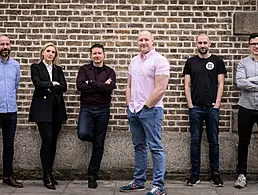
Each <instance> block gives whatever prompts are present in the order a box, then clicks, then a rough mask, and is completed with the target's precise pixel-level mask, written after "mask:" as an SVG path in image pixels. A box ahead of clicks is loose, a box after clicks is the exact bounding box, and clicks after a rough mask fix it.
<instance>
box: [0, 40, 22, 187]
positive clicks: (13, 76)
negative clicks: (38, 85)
mask: <svg viewBox="0 0 258 195" xmlns="http://www.w3.org/2000/svg"><path fill="white" fill-rule="evenodd" d="M10 52H11V44H10V39H9V38H8V37H6V36H3V35H0V126H1V128H2V137H3V184H7V185H9V186H12V187H16V188H21V187H23V184H22V183H20V182H17V181H16V180H15V179H14V178H13V177H12V174H13V153H14V146H13V145H14V136H15V130H16V124H17V104H16V92H17V89H18V85H19V81H20V64H19V63H18V62H17V61H15V60H14V59H13V58H11V57H10V56H9V55H10Z"/></svg>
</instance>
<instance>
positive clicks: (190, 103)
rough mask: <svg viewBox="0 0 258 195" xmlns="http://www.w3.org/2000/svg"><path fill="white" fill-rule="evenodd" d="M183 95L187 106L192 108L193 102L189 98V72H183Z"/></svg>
mask: <svg viewBox="0 0 258 195" xmlns="http://www.w3.org/2000/svg"><path fill="white" fill-rule="evenodd" d="M185 97H186V101H187V106H188V108H192V107H193V102H192V98H191V77H190V75H189V74H185Z"/></svg>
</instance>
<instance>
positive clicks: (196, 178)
mask: <svg viewBox="0 0 258 195" xmlns="http://www.w3.org/2000/svg"><path fill="white" fill-rule="evenodd" d="M198 183H200V178H199V175H194V174H192V175H191V176H190V178H189V179H188V181H187V182H186V185H188V186H196V184H198Z"/></svg>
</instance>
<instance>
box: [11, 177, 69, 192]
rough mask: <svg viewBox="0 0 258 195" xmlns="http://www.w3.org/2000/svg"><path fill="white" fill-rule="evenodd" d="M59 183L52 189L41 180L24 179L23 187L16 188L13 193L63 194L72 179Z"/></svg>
mask: <svg viewBox="0 0 258 195" xmlns="http://www.w3.org/2000/svg"><path fill="white" fill-rule="evenodd" d="M58 182H59V185H56V190H50V189H47V188H45V187H44V185H43V181H41V180H29V181H24V182H23V185H24V187H23V188H16V189H15V190H14V191H13V192H12V193H11V194H13V193H17V194H28V195H32V194H37V195H38V194H63V192H64V191H65V189H66V188H67V186H68V184H69V183H70V181H58Z"/></svg>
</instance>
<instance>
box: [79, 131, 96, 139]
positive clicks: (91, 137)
mask: <svg viewBox="0 0 258 195" xmlns="http://www.w3.org/2000/svg"><path fill="white" fill-rule="evenodd" d="M78 138H79V139H80V140H81V141H90V142H93V136H92V135H90V134H88V133H85V132H83V131H78Z"/></svg>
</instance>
